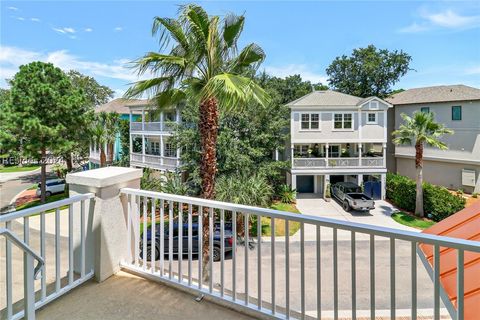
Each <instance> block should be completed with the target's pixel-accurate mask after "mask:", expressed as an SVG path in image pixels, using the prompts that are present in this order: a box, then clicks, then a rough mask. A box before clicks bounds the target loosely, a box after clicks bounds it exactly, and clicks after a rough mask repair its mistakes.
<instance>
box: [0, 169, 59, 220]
mask: <svg viewBox="0 0 480 320" xmlns="http://www.w3.org/2000/svg"><path fill="white" fill-rule="evenodd" d="M49 169H50V168H49V167H48V166H47V179H49V178H54V174H53V173H51V172H50V170H49ZM4 175H5V174H4ZM3 178H4V179H2V181H0V214H2V213H5V212H6V211H8V210H9V209H11V207H10V201H11V200H12V199H13V197H15V196H16V195H17V194H18V193H19V192H21V191H23V190H25V189H27V188H28V187H30V186H31V185H32V184H34V183H38V182H39V181H40V171H39V170H37V171H35V172H33V173H32V172H24V173H23V174H22V175H15V177H14V179H12V180H7V181H5V180H6V179H7V177H3Z"/></svg>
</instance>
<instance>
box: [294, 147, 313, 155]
mask: <svg viewBox="0 0 480 320" xmlns="http://www.w3.org/2000/svg"><path fill="white" fill-rule="evenodd" d="M308 147H309V146H308V144H296V145H295V146H294V147H293V156H294V157H301V156H306V155H308Z"/></svg>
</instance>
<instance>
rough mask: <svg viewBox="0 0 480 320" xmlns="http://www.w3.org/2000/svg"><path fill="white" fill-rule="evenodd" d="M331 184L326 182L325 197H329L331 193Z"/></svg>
mask: <svg viewBox="0 0 480 320" xmlns="http://www.w3.org/2000/svg"><path fill="white" fill-rule="evenodd" d="M331 187H332V186H331V185H330V183H328V184H327V189H326V190H325V198H331V197H332V193H331Z"/></svg>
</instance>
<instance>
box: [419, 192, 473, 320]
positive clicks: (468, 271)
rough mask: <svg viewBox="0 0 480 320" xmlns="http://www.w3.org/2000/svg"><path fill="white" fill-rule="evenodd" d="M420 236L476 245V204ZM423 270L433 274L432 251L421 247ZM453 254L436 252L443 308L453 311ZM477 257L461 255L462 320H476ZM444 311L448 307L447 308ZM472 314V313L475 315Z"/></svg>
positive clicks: (447, 251)
mask: <svg viewBox="0 0 480 320" xmlns="http://www.w3.org/2000/svg"><path fill="white" fill-rule="evenodd" d="M423 232H424V233H428V234H434V235H440V236H446V237H452V238H460V239H465V240H471V241H480V201H477V202H475V203H474V204H472V205H471V206H469V207H467V208H465V209H463V210H461V211H459V212H457V213H455V214H454V215H451V216H450V217H448V218H446V219H444V220H442V221H440V222H439V223H437V224H435V225H434V226H432V227H430V228H428V229H426V230H424V231H423ZM420 249H421V251H422V252H423V255H424V257H422V258H424V259H425V260H426V262H427V263H426V266H427V269H430V271H431V270H433V263H434V262H433V258H434V257H433V247H432V246H431V245H426V244H421V245H420ZM456 259H457V250H452V249H449V248H444V247H441V248H440V282H441V284H442V287H443V289H444V291H445V293H446V297H444V298H445V300H447V299H448V300H447V301H444V302H445V305H446V306H447V304H448V302H450V306H451V307H453V308H455V309H456V308H457V280H456V278H457V260H456ZM479 275H480V253H474V252H470V251H465V256H464V279H465V280H464V295H463V296H464V313H465V314H464V319H465V320H473V319H478V311H479V309H478V306H479V305H480V277H479ZM447 307H448V306H447ZM475 310H476V311H475Z"/></svg>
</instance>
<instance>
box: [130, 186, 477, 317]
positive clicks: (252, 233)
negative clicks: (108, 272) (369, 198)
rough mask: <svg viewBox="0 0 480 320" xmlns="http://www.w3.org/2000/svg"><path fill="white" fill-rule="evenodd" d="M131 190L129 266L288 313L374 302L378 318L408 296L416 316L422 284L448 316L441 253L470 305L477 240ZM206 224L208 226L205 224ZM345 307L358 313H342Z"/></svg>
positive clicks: (236, 303) (336, 310)
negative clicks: (467, 288) (468, 263)
mask: <svg viewBox="0 0 480 320" xmlns="http://www.w3.org/2000/svg"><path fill="white" fill-rule="evenodd" d="M121 192H122V193H123V194H124V195H125V196H126V198H127V200H128V206H127V211H128V212H127V213H126V214H127V222H126V223H127V230H128V233H127V243H128V245H127V248H126V250H127V251H128V253H127V256H128V258H127V259H126V260H125V261H124V262H123V263H122V267H123V268H124V269H126V270H129V271H131V272H134V273H136V274H139V275H141V276H144V277H146V278H149V279H156V280H159V281H164V282H168V283H170V284H172V285H174V286H180V287H187V288H188V289H190V290H194V291H197V292H198V293H199V294H200V295H207V296H209V297H211V298H212V299H220V300H222V301H223V303H227V304H231V305H232V306H233V307H237V308H242V309H245V310H249V311H250V312H258V313H261V314H264V315H269V316H274V317H278V318H281V319H289V318H300V319H303V318H305V317H307V316H310V317H313V318H317V319H320V318H321V317H322V316H327V317H329V318H334V319H338V318H339V315H341V316H342V317H345V316H346V317H350V316H351V317H352V319H355V318H356V317H357V316H360V313H359V312H360V310H361V311H362V314H364V311H365V309H366V310H367V311H368V314H367V315H363V316H365V317H370V318H371V319H375V316H377V315H378V316H385V315H384V314H382V312H383V311H385V310H382V311H380V309H382V308H384V307H382V306H385V305H388V308H387V310H388V315H387V316H390V317H391V319H395V317H396V316H397V309H398V307H399V305H400V304H402V306H401V307H402V308H404V305H405V303H406V301H407V303H408V302H409V309H410V311H409V314H408V316H411V317H412V319H416V318H417V312H418V310H419V307H418V306H419V304H422V305H421V306H420V307H422V306H423V304H424V303H425V302H424V300H425V296H422V297H421V298H417V297H418V296H419V295H420V294H427V300H429V299H430V297H431V301H432V303H433V308H432V309H433V316H434V318H435V319H439V318H440V312H441V303H440V302H441V300H440V299H441V297H442V294H443V289H442V287H441V284H440V280H439V279H440V259H441V258H440V254H439V253H440V252H443V251H445V250H449V251H452V252H454V253H456V254H457V256H458V259H457V263H456V266H455V267H456V270H458V272H457V277H458V279H457V283H458V284H459V285H458V286H457V296H458V303H457V305H458V306H463V297H464V286H463V283H464V279H463V274H464V272H463V271H464V261H463V257H464V253H465V252H473V253H475V254H479V253H480V243H479V242H476V241H468V240H462V239H454V238H448V237H443V236H435V235H429V234H422V233H417V232H411V231H403V230H399V229H391V228H385V227H377V226H373V225H365V224H360V223H353V222H347V221H339V220H335V219H329V218H323V217H315V216H308V215H303V214H293V213H288V212H282V211H277V210H271V209H264V208H256V207H250V206H244V205H236V204H232V203H225V202H218V201H211V200H205V199H200V198H192V197H186V196H178V195H172V194H165V193H158V192H151V191H144V190H139V189H130V188H124V189H122V190H121ZM199 216H200V217H202V218H201V219H200V218H199ZM205 224H206V226H207V229H208V233H203V232H199V230H203V227H202V226H204V225H205ZM179 226H181V227H179ZM245 226H247V227H246V228H245ZM245 229H246V230H248V231H246V232H245V231H244V230H245ZM297 229H298V231H297ZM295 231H296V232H295ZM282 234H283V236H282ZM232 235H233V236H232ZM236 235H241V237H240V238H237V236H236ZM285 235H290V236H285ZM204 236H207V237H208V248H207V249H206V250H207V251H208V252H209V253H210V254H209V258H208V259H209V260H208V262H207V263H206V269H204V268H203V267H202V265H203V263H204V262H205V261H202V260H203V257H202V254H198V253H199V252H200V253H201V252H203V250H204V249H205V248H203V237H204ZM179 239H181V241H179ZM240 240H241V241H240ZM382 240H383V241H382ZM359 242H360V243H359ZM419 244H423V245H426V246H429V247H433V252H435V257H434V261H435V263H434V264H433V266H432V268H433V273H432V278H433V286H431V287H428V286H426V284H425V281H424V280H425V279H423V278H420V275H421V274H420V273H418V274H417V270H421V268H422V266H421V265H420V264H418V265H419V266H418V265H417V260H418V258H417V254H418V255H419V256H420V259H422V258H421V257H422V254H421V253H420V252H419V251H417V250H418V248H419ZM357 252H358V253H357ZM178 253H181V254H178ZM227 258H228V259H227ZM422 261H423V260H422ZM427 263H428V262H427ZM442 266H443V263H442ZM359 268H362V270H363V271H362V273H360V271H359ZM204 272H208V274H209V276H208V277H207V278H205V277H204V276H205V274H204ZM397 272H398V273H400V274H401V279H402V280H401V281H399V276H398V274H397ZM442 272H451V270H442ZM424 273H425V272H424ZM418 279H421V280H419V281H417V280H418ZM427 282H429V283H430V284H431V282H430V281H429V280H428V281H427ZM358 286H361V289H359V288H358ZM400 289H401V290H400ZM427 291H428V292H427ZM425 292H427V293H425ZM359 295H361V297H360V298H359ZM447 300H448V299H447ZM326 301H330V302H329V303H327V302H326ZM444 303H445V305H446V306H447V309H448V310H449V312H450V314H451V315H452V317H455V318H457V319H463V309H462V308H461V307H460V308H459V309H458V310H459V312H457V309H456V308H455V307H453V306H452V305H450V306H449V305H448V303H449V302H448V301H444ZM365 305H367V306H365ZM359 306H360V307H359ZM342 309H343V310H349V311H348V312H349V313H350V314H348V315H345V314H344V313H342V314H340V311H341V310H342ZM362 309H363V310H362ZM399 316H400V315H399Z"/></svg>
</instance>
